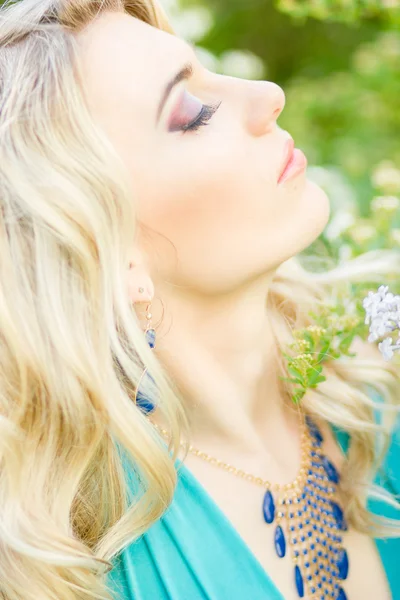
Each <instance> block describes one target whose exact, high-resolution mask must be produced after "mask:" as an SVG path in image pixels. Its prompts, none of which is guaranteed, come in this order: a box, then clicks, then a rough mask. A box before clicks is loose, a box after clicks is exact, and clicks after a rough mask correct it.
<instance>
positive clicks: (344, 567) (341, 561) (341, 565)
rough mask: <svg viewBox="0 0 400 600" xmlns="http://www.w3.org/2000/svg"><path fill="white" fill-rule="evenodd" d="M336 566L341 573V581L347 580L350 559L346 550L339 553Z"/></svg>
mask: <svg viewBox="0 0 400 600" xmlns="http://www.w3.org/2000/svg"><path fill="white" fill-rule="evenodd" d="M336 564H337V568H338V571H339V575H338V577H339V578H340V579H346V578H347V575H348V573H349V557H348V556H347V552H346V550H345V549H344V548H342V549H341V550H340V551H339V554H338V559H337V563H336Z"/></svg>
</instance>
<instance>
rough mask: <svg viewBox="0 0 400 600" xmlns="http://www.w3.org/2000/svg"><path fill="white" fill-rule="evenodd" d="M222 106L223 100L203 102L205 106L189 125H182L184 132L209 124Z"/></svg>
mask: <svg viewBox="0 0 400 600" xmlns="http://www.w3.org/2000/svg"><path fill="white" fill-rule="evenodd" d="M220 106H221V102H219V103H218V104H203V107H202V109H201V111H200V113H199V114H198V116H197V117H196V118H195V120H194V121H191V122H190V123H188V124H187V125H182V127H181V130H182V131H183V132H186V131H196V130H197V129H200V127H203V126H204V125H208V123H209V121H210V120H211V118H212V117H213V116H214V115H215V113H216V112H217V110H218V109H219V107H220Z"/></svg>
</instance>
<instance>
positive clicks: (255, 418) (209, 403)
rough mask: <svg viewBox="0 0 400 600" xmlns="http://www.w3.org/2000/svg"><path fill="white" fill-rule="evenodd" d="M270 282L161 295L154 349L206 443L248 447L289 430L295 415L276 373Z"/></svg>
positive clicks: (196, 434) (196, 432)
mask: <svg viewBox="0 0 400 600" xmlns="http://www.w3.org/2000/svg"><path fill="white" fill-rule="evenodd" d="M269 282H270V278H268V280H267V281H266V280H264V281H262V282H259V281H258V282H257V283H253V284H252V285H251V286H248V287H247V288H246V289H241V290H240V291H236V292H235V293H234V294H230V295H224V296H218V297H210V296H208V297H207V298H205V297H200V296H196V295H194V294H188V293H182V292H180V291H179V292H178V293H177V291H176V288H174V289H173V293H171V290H170V289H168V288H165V289H163V290H162V293H161V294H160V296H161V298H162V301H163V304H164V307H165V315H164V319H163V326H162V328H161V329H162V331H160V333H159V335H158V341H157V356H158V357H159V359H160V360H161V362H162V363H163V364H164V365H165V367H166V368H167V370H168V372H169V373H170V375H171V376H172V378H173V379H174V381H175V382H176V383H177V385H178V387H179V389H180V391H181V393H182V395H183V397H184V399H185V402H186V403H187V409H188V414H189V418H190V420H191V424H192V430H191V432H192V439H193V440H194V441H195V442H196V443H198V444H203V445H204V444H207V446H208V445H209V443H210V442H212V441H213V439H214V440H218V442H219V443H224V444H225V445H230V446H231V445H235V446H236V447H240V446H243V447H247V448H248V447H249V443H251V444H253V446H256V445H257V443H258V442H257V440H259V443H260V444H262V441H261V440H263V439H264V440H265V438H266V436H274V434H276V432H277V431H280V432H282V429H285V430H287V427H288V422H289V421H290V419H292V425H293V423H294V418H295V415H294V414H293V413H294V411H288V410H287V401H286V399H285V396H284V393H283V391H282V385H281V381H280V379H279V369H278V350H277V346H276V342H275V338H274V335H273V332H272V327H271V317H272V315H270V314H269V312H268V310H267V297H268V288H269ZM158 289H159V288H158ZM155 304H156V301H155ZM154 308H155V307H154ZM157 308H158V304H157ZM152 312H153V314H154V320H153V322H155V323H156V322H157V320H158V315H156V314H155V310H154V309H153V311H152ZM164 330H165V331H164ZM250 441H251V442H250Z"/></svg>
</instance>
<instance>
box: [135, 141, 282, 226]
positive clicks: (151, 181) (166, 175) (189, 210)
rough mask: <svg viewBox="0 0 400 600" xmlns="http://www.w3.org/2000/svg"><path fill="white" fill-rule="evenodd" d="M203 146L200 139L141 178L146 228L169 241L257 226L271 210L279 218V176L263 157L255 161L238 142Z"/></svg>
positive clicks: (157, 162) (142, 217)
mask: <svg viewBox="0 0 400 600" xmlns="http://www.w3.org/2000/svg"><path fill="white" fill-rule="evenodd" d="M200 135H201V134H200ZM200 135H198V136H193V137H197V138H200ZM204 137H205V136H204ZM202 142H203V140H200V139H197V140H194V143H193V144H188V145H187V147H186V148H185V151H184V152H181V151H180V150H179V151H176V152H175V153H174V152H172V153H171V152H169V153H165V154H164V155H163V156H160V157H154V166H149V168H148V169H147V173H146V172H144V171H143V169H142V170H141V173H140V174H138V178H140V182H141V184H140V188H141V193H140V198H141V201H140V206H139V207H138V208H139V215H138V216H139V218H140V220H141V221H142V222H143V223H145V224H146V225H148V226H149V227H154V228H156V229H158V230H159V231H162V232H163V233H164V234H165V235H168V232H173V231H177V232H178V234H179V235H184V234H186V233H187V234H188V235H190V234H191V233H190V232H192V233H193V232H195V231H197V230H202V229H204V228H206V229H207V228H213V227H215V226H216V225H217V224H218V223H219V222H221V221H223V222H226V223H229V225H230V226H231V227H233V226H236V227H237V225H240V223H242V225H243V220H244V221H246V219H250V220H252V221H253V223H254V219H258V218H260V217H262V216H263V215H264V216H266V215H267V213H268V212H269V211H271V209H272V211H273V212H274V206H276V204H277V202H276V198H277V187H276V182H275V173H273V172H272V169H271V168H269V169H268V164H266V165H265V166H264V165H263V164H261V162H260V156H259V154H258V156H251V154H250V153H249V152H246V151H245V148H246V146H245V144H239V143H238V142H237V141H236V142H233V143H230V144H229V143H226V142H225V143H223V144H221V143H218V144H212V143H202ZM150 164H151V163H149V165H150ZM153 169H154V170H153ZM153 172H156V173H157V177H154V176H153V175H152V173H153ZM270 216H271V214H270ZM235 224H236V225H235ZM183 229H184V230H185V231H183ZM207 233H208V235H210V231H207Z"/></svg>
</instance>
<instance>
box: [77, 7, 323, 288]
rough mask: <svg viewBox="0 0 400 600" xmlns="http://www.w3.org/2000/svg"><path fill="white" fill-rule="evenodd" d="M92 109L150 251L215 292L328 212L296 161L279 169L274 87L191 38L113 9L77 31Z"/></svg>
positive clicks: (257, 270) (176, 274)
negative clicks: (228, 72)
mask: <svg viewBox="0 0 400 600" xmlns="http://www.w3.org/2000/svg"><path fill="white" fill-rule="evenodd" d="M78 40H79V42H80V44H81V46H80V47H81V56H82V62H83V72H84V76H85V88H86V95H87V99H88V103H89V108H90V111H91V113H92V115H93V117H94V119H95V120H96V122H97V123H98V124H99V125H100V127H101V128H102V129H103V130H104V131H105V132H106V134H107V135H108V137H109V138H110V140H111V142H112V144H113V146H114V147H115V149H116V151H117V153H118V154H119V156H120V157H121V159H122V161H123V163H124V165H125V167H126V169H127V171H128V173H129V180H130V183H131V187H132V201H133V202H134V207H135V211H136V214H137V218H138V222H139V232H140V239H141V241H142V243H143V250H144V251H145V252H146V257H147V263H148V265H149V268H150V270H151V271H153V272H154V273H155V272H157V275H158V276H159V277H161V279H162V280H164V281H168V282H171V283H174V284H177V285H179V286H183V287H185V288H188V287H190V288H191V289H192V290H194V289H195V290H197V291H198V292H199V293H216V292H219V293H224V292H229V291H231V290H234V289H235V288H237V287H239V286H241V285H245V284H246V282H247V281H251V280H254V279H256V278H259V277H262V276H263V275H264V274H266V273H270V272H271V271H273V270H274V269H275V268H276V267H277V266H278V265H279V264H280V263H282V262H283V261H284V260H286V259H288V258H289V257H291V256H293V255H294V254H296V253H297V252H299V251H301V250H302V249H304V248H305V247H306V246H308V245H309V244H310V243H311V242H312V241H313V240H314V239H315V238H316V237H317V236H318V235H319V234H320V232H321V231H322V229H323V228H324V226H325V224H326V221H327V218H328V212H329V209H328V201H327V198H326V195H325V194H324V192H323V191H322V190H321V189H320V188H319V187H318V186H316V185H315V184H314V183H312V182H310V181H309V180H308V179H307V178H306V172H305V168H303V169H300V170H298V169H297V170H296V169H293V168H292V169H290V170H286V173H285V177H284V178H283V179H282V178H281V177H280V176H281V174H282V171H283V169H284V166H285V164H286V163H287V161H288V151H290V150H291V147H290V140H291V137H290V134H289V133H288V132H286V131H284V130H282V129H281V128H280V127H279V126H278V124H277V119H278V117H279V115H280V113H281V112H282V110H283V108H284V104H285V96H284V93H283V91H282V89H281V88H280V87H279V86H277V85H276V84H274V83H271V82H267V81H247V80H242V79H237V78H234V77H228V76H223V75H217V74H215V73H212V72H210V71H208V70H207V69H206V68H204V67H203V66H202V65H201V63H200V62H199V61H198V59H197V58H196V55H195V53H194V51H193V49H192V48H191V47H190V45H188V44H186V43H185V42H184V41H183V40H181V39H179V38H177V37H175V36H173V35H170V34H169V33H166V32H163V31H160V30H158V29H155V28H153V27H151V26H149V25H147V24H146V23H144V22H142V21H139V20H137V19H135V18H133V17H131V16H128V15H126V14H122V13H111V12H109V13H105V14H102V15H101V16H100V17H99V19H98V20H97V21H95V22H93V23H91V24H90V25H89V26H88V27H87V28H86V29H85V30H84V31H82V32H81V33H79V34H78Z"/></svg>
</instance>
